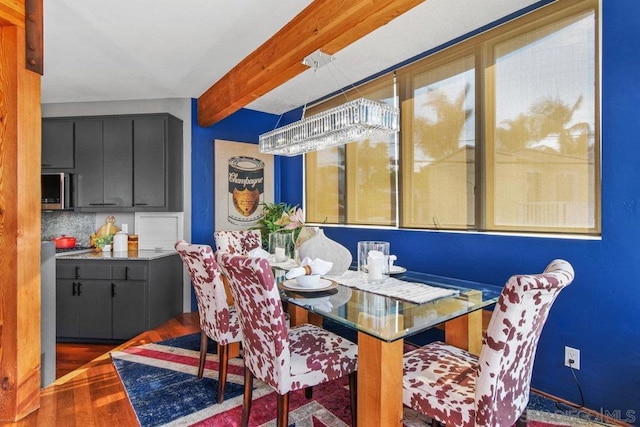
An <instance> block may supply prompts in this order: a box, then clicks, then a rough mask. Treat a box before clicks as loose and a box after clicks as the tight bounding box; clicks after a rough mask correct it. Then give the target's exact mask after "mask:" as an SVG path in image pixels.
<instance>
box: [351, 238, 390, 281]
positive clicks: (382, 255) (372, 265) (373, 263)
mask: <svg viewBox="0 0 640 427" xmlns="http://www.w3.org/2000/svg"><path fill="white" fill-rule="evenodd" d="M358 271H360V272H361V274H362V275H363V277H364V279H365V280H366V281H367V282H371V283H380V282H383V281H384V280H385V279H387V278H388V277H389V242H377V241H369V240H368V241H362V242H358Z"/></svg>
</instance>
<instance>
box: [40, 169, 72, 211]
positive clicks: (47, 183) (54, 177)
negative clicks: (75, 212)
mask: <svg viewBox="0 0 640 427" xmlns="http://www.w3.org/2000/svg"><path fill="white" fill-rule="evenodd" d="M41 184H42V209H43V210H64V209H73V175H72V174H69V173H43V174H42V177H41Z"/></svg>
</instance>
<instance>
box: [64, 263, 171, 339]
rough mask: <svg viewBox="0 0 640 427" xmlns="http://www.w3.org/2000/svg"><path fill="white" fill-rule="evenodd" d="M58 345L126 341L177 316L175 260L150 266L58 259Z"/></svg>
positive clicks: (147, 264)
mask: <svg viewBox="0 0 640 427" xmlns="http://www.w3.org/2000/svg"><path fill="white" fill-rule="evenodd" d="M56 270H57V272H56V291H57V292H56V336H57V339H58V340H59V341H105V340H114V341H115V340H117V341H122V340H127V339H130V338H132V337H134V336H136V335H138V334H139V333H141V332H144V331H146V330H149V329H153V328H155V327H157V326H159V325H161V324H162V323H164V322H166V321H167V320H169V319H171V318H172V317H174V316H176V315H177V314H179V313H181V312H182V263H181V262H180V258H179V257H178V255H177V254H172V255H169V256H165V257H161V258H156V259H152V260H129V259H123V260H117V259H112V258H105V259H95V260H93V259H86V260H85V259H60V258H59V259H57V260H56Z"/></svg>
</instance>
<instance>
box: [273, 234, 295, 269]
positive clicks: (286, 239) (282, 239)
mask: <svg viewBox="0 0 640 427" xmlns="http://www.w3.org/2000/svg"><path fill="white" fill-rule="evenodd" d="M269 253H270V254H271V256H272V258H273V260H274V261H275V262H285V261H287V260H289V258H291V257H292V255H293V240H292V236H291V230H279V231H275V232H273V233H271V234H269Z"/></svg>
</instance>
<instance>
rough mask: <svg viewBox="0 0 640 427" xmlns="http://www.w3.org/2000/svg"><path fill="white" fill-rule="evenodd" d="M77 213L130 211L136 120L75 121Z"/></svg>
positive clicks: (99, 119)
mask: <svg viewBox="0 0 640 427" xmlns="http://www.w3.org/2000/svg"><path fill="white" fill-rule="evenodd" d="M75 125H76V156H75V158H76V169H75V179H76V190H75V195H76V210H83V211H105V210H112V209H116V210H122V209H131V208H132V206H133V205H132V201H133V185H132V182H133V161H132V154H133V120H132V119H130V118H120V117H119V118H88V119H82V120H76V122H75Z"/></svg>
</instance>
